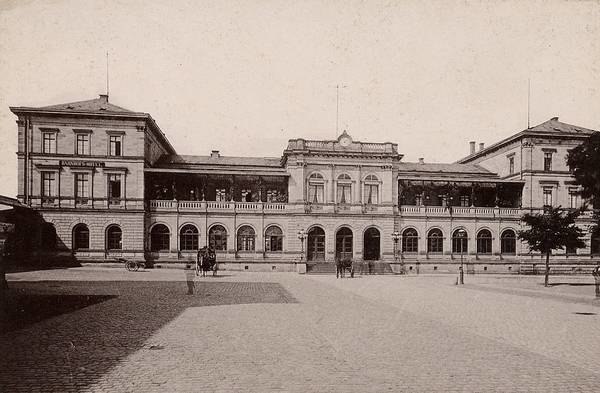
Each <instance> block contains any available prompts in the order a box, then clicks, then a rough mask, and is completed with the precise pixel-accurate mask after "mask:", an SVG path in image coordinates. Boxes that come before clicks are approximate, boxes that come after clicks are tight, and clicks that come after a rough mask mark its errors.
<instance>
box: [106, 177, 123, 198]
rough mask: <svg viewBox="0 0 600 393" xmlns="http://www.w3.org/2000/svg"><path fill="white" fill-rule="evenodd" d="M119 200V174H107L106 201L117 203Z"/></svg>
mask: <svg viewBox="0 0 600 393" xmlns="http://www.w3.org/2000/svg"><path fill="white" fill-rule="evenodd" d="M120 200H121V175H119V174H109V175H108V203H119V202H120Z"/></svg>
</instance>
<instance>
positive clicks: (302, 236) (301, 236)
mask: <svg viewBox="0 0 600 393" xmlns="http://www.w3.org/2000/svg"><path fill="white" fill-rule="evenodd" d="M306 237H307V234H306V232H305V231H304V229H300V230H299V231H298V239H300V245H301V247H302V248H301V251H300V263H302V261H304V239H306Z"/></svg>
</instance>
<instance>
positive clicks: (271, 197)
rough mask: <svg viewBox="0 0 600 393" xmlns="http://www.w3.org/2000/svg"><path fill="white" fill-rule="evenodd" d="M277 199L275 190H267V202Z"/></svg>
mask: <svg viewBox="0 0 600 393" xmlns="http://www.w3.org/2000/svg"><path fill="white" fill-rule="evenodd" d="M277 201H279V193H278V192H277V190H267V202H277Z"/></svg>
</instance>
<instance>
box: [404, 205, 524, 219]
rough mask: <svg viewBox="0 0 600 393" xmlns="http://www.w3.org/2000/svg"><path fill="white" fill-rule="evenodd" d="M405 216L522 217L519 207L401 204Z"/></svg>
mask: <svg viewBox="0 0 600 393" xmlns="http://www.w3.org/2000/svg"><path fill="white" fill-rule="evenodd" d="M400 214H401V215H403V216H428V217H434V216H435V217H439V216H450V215H452V216H455V217H511V218H513V217H514V218H518V217H521V215H522V214H523V211H522V210H521V209H519V208H506V207H462V206H447V207H446V206H411V205H402V206H400Z"/></svg>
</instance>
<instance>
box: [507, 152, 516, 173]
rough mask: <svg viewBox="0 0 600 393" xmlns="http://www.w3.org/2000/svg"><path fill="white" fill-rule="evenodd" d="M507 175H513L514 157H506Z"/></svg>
mask: <svg viewBox="0 0 600 393" xmlns="http://www.w3.org/2000/svg"><path fill="white" fill-rule="evenodd" d="M508 173H509V174H510V175H512V174H513V173H515V157H514V156H513V157H508Z"/></svg>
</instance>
